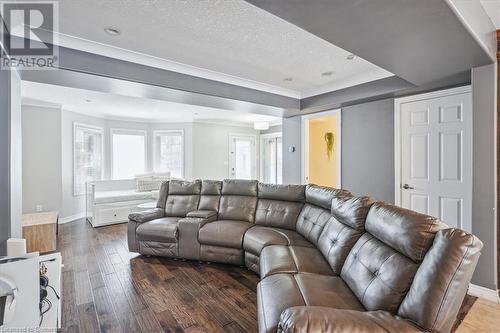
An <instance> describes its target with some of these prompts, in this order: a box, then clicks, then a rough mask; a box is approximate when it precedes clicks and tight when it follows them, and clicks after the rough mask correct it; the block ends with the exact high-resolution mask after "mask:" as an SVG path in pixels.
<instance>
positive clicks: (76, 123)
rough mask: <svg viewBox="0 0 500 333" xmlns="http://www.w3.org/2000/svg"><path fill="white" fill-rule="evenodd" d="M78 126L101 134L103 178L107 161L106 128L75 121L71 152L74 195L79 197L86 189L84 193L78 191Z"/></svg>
mask: <svg viewBox="0 0 500 333" xmlns="http://www.w3.org/2000/svg"><path fill="white" fill-rule="evenodd" d="M77 128H82V129H85V130H88V131H90V132H95V133H98V134H101V179H103V176H104V169H105V165H104V163H105V161H104V128H103V127H99V126H94V125H89V124H84V123H79V122H73V142H72V145H73V146H72V147H71V152H72V154H73V196H74V197H79V196H82V195H85V191H83V192H82V193H76V154H75V141H76V130H77Z"/></svg>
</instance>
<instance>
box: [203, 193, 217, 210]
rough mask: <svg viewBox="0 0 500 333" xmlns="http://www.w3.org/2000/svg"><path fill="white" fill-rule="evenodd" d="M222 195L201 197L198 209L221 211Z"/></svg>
mask: <svg viewBox="0 0 500 333" xmlns="http://www.w3.org/2000/svg"><path fill="white" fill-rule="evenodd" d="M219 203H220V195H203V194H202V195H201V196H200V203H199V205H198V209H201V210H213V211H218V210H219Z"/></svg>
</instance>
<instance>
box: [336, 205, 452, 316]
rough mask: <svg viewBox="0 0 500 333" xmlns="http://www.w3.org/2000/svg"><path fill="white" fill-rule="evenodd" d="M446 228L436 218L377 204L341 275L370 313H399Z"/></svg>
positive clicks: (373, 207) (368, 217)
mask: <svg viewBox="0 0 500 333" xmlns="http://www.w3.org/2000/svg"><path fill="white" fill-rule="evenodd" d="M444 228H446V225H445V224H443V223H442V222H441V221H439V220H438V219H436V218H434V217H430V216H427V215H423V214H419V213H416V212H413V211H410V210H407V209H403V208H399V207H396V206H393V205H390V204H387V203H383V202H377V203H375V204H373V205H372V207H371V208H370V211H369V212H368V216H367V217H366V223H365V230H366V232H365V233H364V234H363V235H362V236H361V237H360V238H359V240H358V241H357V242H356V244H355V245H354V247H353V248H352V250H351V251H350V253H349V255H348V256H347V259H346V261H345V263H344V266H343V267H342V271H341V274H340V275H341V277H342V279H343V280H344V281H345V282H346V283H347V285H348V286H349V288H350V289H351V290H352V291H353V293H354V294H355V295H356V296H357V298H358V299H359V301H360V302H361V303H362V304H363V306H364V307H365V308H366V309H367V310H368V311H376V310H385V311H389V312H391V313H396V312H397V310H398V308H399V306H400V304H401V302H402V301H403V299H404V298H405V296H406V294H407V292H408V290H409V289H410V286H411V284H412V281H413V279H414V277H415V274H416V273H417V270H418V268H419V265H420V263H421V262H422V260H423V259H424V256H425V255H426V253H427V251H428V250H429V248H430V247H431V245H432V242H433V240H434V237H435V235H436V233H437V232H438V231H439V230H442V229H444Z"/></svg>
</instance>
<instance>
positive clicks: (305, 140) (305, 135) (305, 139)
mask: <svg viewBox="0 0 500 333" xmlns="http://www.w3.org/2000/svg"><path fill="white" fill-rule="evenodd" d="M334 115H336V116H337V117H338V118H337V119H338V120H337V148H338V159H337V180H338V184H337V187H338V188H342V109H333V110H329V111H323V112H318V113H312V114H308V115H304V116H302V119H301V131H300V132H301V139H300V141H301V147H302V149H301V158H300V159H301V161H300V162H301V167H300V171H301V172H300V173H301V181H302V184H307V183H308V182H307V180H306V175H307V174H308V171H309V170H308V165H307V163H306V147H307V146H308V144H309V130H308V128H307V126H306V121H307V120H310V119H315V118H322V117H325V116H334Z"/></svg>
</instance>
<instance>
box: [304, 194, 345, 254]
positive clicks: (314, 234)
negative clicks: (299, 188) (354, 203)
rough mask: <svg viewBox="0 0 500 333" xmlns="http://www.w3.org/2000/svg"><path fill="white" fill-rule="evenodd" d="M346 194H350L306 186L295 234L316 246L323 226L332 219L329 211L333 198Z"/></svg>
mask: <svg viewBox="0 0 500 333" xmlns="http://www.w3.org/2000/svg"><path fill="white" fill-rule="evenodd" d="M348 194H350V192H349V191H346V190H341V189H335V188H330V187H322V186H318V185H307V186H306V192H305V195H306V203H305V205H304V207H303V208H302V210H301V212H300V214H299V217H298V219H297V226H296V230H297V232H298V233H299V234H301V235H302V236H304V237H305V238H306V239H307V240H308V241H310V242H311V243H313V244H314V245H316V246H317V245H318V239H319V236H320V235H321V232H322V231H323V228H324V226H325V225H326V224H327V222H328V221H329V220H330V218H331V217H332V216H331V212H330V211H331V207H332V200H333V198H335V197H338V196H343V195H348Z"/></svg>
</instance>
